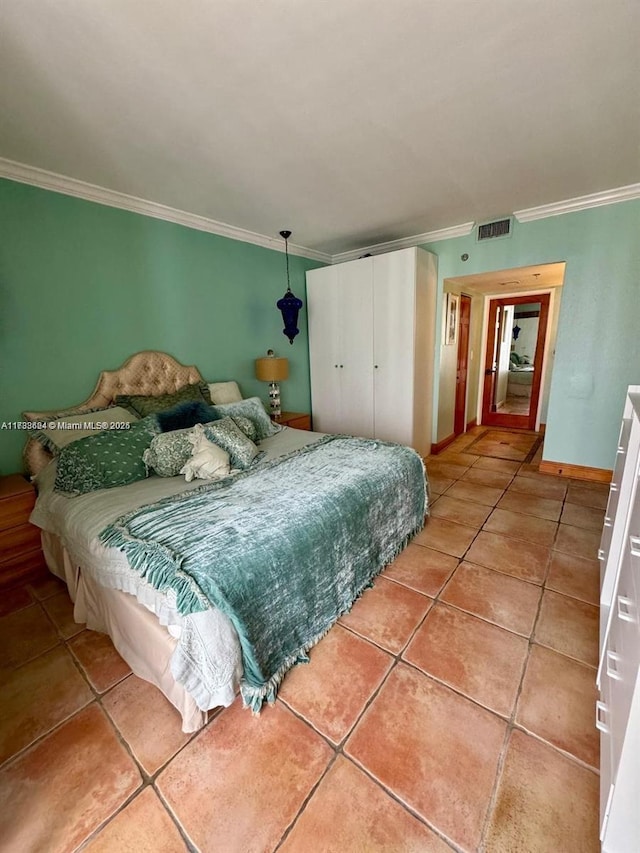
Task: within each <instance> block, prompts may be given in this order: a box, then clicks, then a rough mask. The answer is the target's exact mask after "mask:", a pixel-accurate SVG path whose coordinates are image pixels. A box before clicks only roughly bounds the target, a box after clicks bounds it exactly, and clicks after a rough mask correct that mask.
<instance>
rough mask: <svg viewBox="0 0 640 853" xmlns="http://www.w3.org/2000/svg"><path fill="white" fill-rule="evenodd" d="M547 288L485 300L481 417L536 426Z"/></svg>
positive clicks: (512, 425)
mask: <svg viewBox="0 0 640 853" xmlns="http://www.w3.org/2000/svg"><path fill="white" fill-rule="evenodd" d="M548 316H549V294H548V293H542V294H537V295H535V296H511V297H509V298H505V299H492V300H491V302H490V303H489V328H488V331H487V350H486V354H485V371H484V390H483V395H482V423H483V424H488V425H490V426H503V427H509V428H516V429H518V428H520V429H535V426H536V416H537V413H538V401H539V399H540V387H541V380H542V364H543V358H544V344H545V337H546V333H547V317H548Z"/></svg>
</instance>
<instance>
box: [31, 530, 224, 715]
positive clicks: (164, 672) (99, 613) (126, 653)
mask: <svg viewBox="0 0 640 853" xmlns="http://www.w3.org/2000/svg"><path fill="white" fill-rule="evenodd" d="M42 550H43V552H44V556H45V560H46V561H47V565H48V566H49V569H50V571H51V572H52V573H53V574H54V575H56V577H58V578H60V579H61V580H63V581H64V582H65V583H66V585H67V587H68V590H69V596H70V597H71V600H72V601H73V603H74V610H73V618H74V619H75V621H76V622H79V623H83V622H84V623H86V625H87V628H90V629H91V630H92V631H99V632H100V633H103V634H108V635H109V636H110V637H111V639H112V641H113V644H114V646H115V647H116V649H117V650H118V652H119V654H120V655H121V656H122V657H123V658H124V660H125V661H126V662H127V663H128V664H129V666H130V667H131V669H132V671H133V672H134V673H135V675H137V676H138V677H139V678H142V679H144V680H145V681H149V682H150V683H151V684H154V685H155V686H156V687H157V688H158V689H159V690H160V691H161V692H162V693H163V694H164V695H165V696H166V698H167V699H168V700H169V702H170V703H171V704H172V705H173V706H174V707H175V708H176V709H177V710H178V713H179V714H180V716H181V717H182V731H183V732H195V731H197V730H198V729H200V728H202V726H204V724H205V723H206V722H207V719H208V717H209V714H208V712H206V711H201V710H200V709H199V708H198V706H197V705H196V703H195V700H194V699H193V698H192V697H191V696H190V695H189V693H187V691H186V690H185V688H184V687H183V686H182V685H181V684H179V683H178V682H177V681H176V680H175V679H174V677H173V675H172V674H171V657H172V655H173V651H174V649H175V647H176V643H177V640H176V639H175V638H174V637H172V636H171V635H170V634H169V632H168V630H167V629H166V628H165V627H163V626H162V625H161V624H160V623H159V622H158V620H157V618H156V617H155V616H154V615H153V613H151V612H150V611H149V610H147V608H146V607H144V606H143V605H142V604H139V603H138V601H137V599H136V598H135V597H134V596H132V595H129V594H128V593H126V592H120V591H119V590H116V589H107V588H106V587H103V586H100V585H99V584H98V583H97V582H96V581H95V580H94V579H93V578H92V577H91V575H90V573H89V572H83V571H82V567H81V566H77V565H75V564H74V563H73V561H72V560H71V558H70V557H69V554H68V552H67V551H66V549H65V548H64V546H63V545H62V543H61V542H60V540H59V538H58V537H57V536H55V535H54V534H53V533H47V532H46V531H42Z"/></svg>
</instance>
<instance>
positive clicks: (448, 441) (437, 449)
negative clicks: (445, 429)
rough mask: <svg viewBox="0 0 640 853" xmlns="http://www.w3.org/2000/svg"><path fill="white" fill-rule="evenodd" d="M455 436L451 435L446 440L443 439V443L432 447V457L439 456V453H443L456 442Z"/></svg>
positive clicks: (440, 442)
mask: <svg viewBox="0 0 640 853" xmlns="http://www.w3.org/2000/svg"><path fill="white" fill-rule="evenodd" d="M455 438H456V437H455V435H454V434H453V433H451V435H448V436H447V437H446V438H443V439H442V441H439V442H438V443H437V444H432V445H431V455H432V456H437V455H438V453H442V451H443V450H444V449H445V447H449V445H450V444H451V442H452V441H455Z"/></svg>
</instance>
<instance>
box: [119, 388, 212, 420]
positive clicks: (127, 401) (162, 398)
mask: <svg viewBox="0 0 640 853" xmlns="http://www.w3.org/2000/svg"><path fill="white" fill-rule="evenodd" d="M189 400H197V401H198V402H200V403H207V405H209V406H210V405H211V395H210V394H209V386H208V385H207V383H206V382H197V383H196V384H195V385H184V386H183V387H182V388H179V389H178V390H177V391H175V392H174V393H173V394H158V395H157V396H153V395H149V394H119V395H118V396H117V397H116V399H115V402H116V404H117V405H118V406H124V407H125V408H127V409H129V411H131V412H134V414H136V415H138V416H139V417H141V418H144V417H146V416H147V415H152V414H155V413H156V412H164V411H165V410H166V409H172V408H173V407H174V406H177V405H178V403H186V402H187V401H189Z"/></svg>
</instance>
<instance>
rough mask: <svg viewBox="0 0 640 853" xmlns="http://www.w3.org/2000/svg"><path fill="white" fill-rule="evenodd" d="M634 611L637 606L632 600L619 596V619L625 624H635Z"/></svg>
mask: <svg viewBox="0 0 640 853" xmlns="http://www.w3.org/2000/svg"><path fill="white" fill-rule="evenodd" d="M634 610H635V604H634V602H633V600H632V599H630V598H627V597H626V596H625V595H619V596H618V619H622V621H623V622H635V621H636V617H635V614H634Z"/></svg>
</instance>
